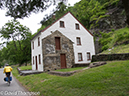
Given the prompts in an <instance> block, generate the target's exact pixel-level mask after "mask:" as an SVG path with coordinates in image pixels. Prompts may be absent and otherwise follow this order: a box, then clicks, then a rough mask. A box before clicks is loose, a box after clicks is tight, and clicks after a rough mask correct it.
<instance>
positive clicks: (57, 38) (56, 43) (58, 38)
mask: <svg viewBox="0 0 129 96" xmlns="http://www.w3.org/2000/svg"><path fill="white" fill-rule="evenodd" d="M55 46H56V50H60V49H61V48H60V37H55Z"/></svg>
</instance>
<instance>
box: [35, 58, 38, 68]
mask: <svg viewBox="0 0 129 96" xmlns="http://www.w3.org/2000/svg"><path fill="white" fill-rule="evenodd" d="M35 66H36V70H38V62H37V56H35Z"/></svg>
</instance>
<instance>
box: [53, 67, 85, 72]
mask: <svg viewBox="0 0 129 96" xmlns="http://www.w3.org/2000/svg"><path fill="white" fill-rule="evenodd" d="M83 68H86V67H76V68H68V69H60V70H55V71H58V72H69V71H76V70H81V69H83Z"/></svg>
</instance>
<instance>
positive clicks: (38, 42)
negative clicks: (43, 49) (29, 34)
mask: <svg viewBox="0 0 129 96" xmlns="http://www.w3.org/2000/svg"><path fill="white" fill-rule="evenodd" d="M38 46H40V37H38Z"/></svg>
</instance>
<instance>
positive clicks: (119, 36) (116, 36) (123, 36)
mask: <svg viewBox="0 0 129 96" xmlns="http://www.w3.org/2000/svg"><path fill="white" fill-rule="evenodd" d="M101 35H102V38H100V39H99V42H100V43H101V44H102V45H103V46H102V50H103V51H104V50H107V49H111V48H112V47H114V46H115V45H121V44H122V43H123V42H125V41H129V28H127V27H125V28H122V29H119V30H115V31H112V32H109V33H103V32H101Z"/></svg>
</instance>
